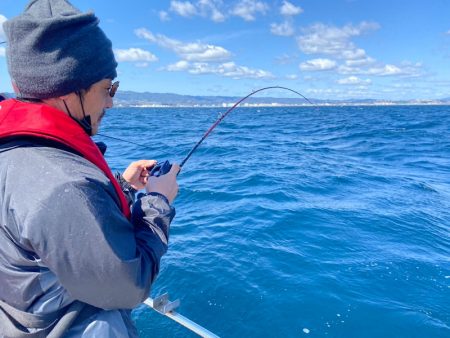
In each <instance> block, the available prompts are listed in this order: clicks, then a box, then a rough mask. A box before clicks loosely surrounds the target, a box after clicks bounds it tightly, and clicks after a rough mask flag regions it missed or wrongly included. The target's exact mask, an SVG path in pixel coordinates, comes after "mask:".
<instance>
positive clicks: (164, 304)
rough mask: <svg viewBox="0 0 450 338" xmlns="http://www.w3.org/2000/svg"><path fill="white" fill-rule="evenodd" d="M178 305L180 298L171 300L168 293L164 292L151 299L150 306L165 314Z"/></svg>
mask: <svg viewBox="0 0 450 338" xmlns="http://www.w3.org/2000/svg"><path fill="white" fill-rule="evenodd" d="M178 306H180V300H179V299H177V300H175V301H173V302H171V301H170V300H169V294H168V293H165V294H163V295H161V296H159V297H156V298H154V299H153V306H152V307H153V308H154V309H155V310H156V311H158V312H159V313H162V314H163V315H165V314H166V313H167V312H172V311H173V310H175V309H176V308H177V307H178Z"/></svg>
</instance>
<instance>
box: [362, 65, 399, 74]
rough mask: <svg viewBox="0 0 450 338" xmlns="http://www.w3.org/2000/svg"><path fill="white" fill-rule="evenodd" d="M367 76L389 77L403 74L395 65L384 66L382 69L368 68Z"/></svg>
mask: <svg viewBox="0 0 450 338" xmlns="http://www.w3.org/2000/svg"><path fill="white" fill-rule="evenodd" d="M366 73H367V74H369V75H379V76H390V75H400V74H403V73H404V72H403V70H402V69H400V68H399V67H398V66H395V65H384V66H382V67H374V68H370V69H369V70H368V71H367V72H366Z"/></svg>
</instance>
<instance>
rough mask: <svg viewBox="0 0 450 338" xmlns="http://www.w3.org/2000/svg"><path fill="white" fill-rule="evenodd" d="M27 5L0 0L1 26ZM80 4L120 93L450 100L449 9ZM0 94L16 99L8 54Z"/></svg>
mask: <svg viewBox="0 0 450 338" xmlns="http://www.w3.org/2000/svg"><path fill="white" fill-rule="evenodd" d="M27 2H28V1H27V0H1V3H0V22H2V21H4V20H6V19H8V18H11V17H13V16H15V15H17V14H19V13H20V12H21V11H22V10H23V8H24V7H25V5H26V4H27ZM72 4H74V5H75V6H76V7H78V8H79V9H81V10H83V11H87V10H93V11H94V12H95V13H96V15H97V16H98V17H99V18H100V20H101V23H100V24H101V27H102V28H103V29H104V30H105V32H106V34H107V35H108V36H109V37H110V39H111V40H112V42H113V46H114V49H115V54H116V58H117V59H118V61H119V68H118V73H119V79H120V81H121V90H133V91H138V92H144V91H149V92H158V93H167V92H170V93H179V94H189V95H233V96H234V95H236V96H243V95H246V94H247V93H249V92H251V91H252V90H254V89H257V88H260V87H264V86H271V85H281V86H287V87H290V88H292V89H295V90H298V91H300V92H301V93H303V94H304V95H305V96H307V97H309V98H318V99H349V98H377V99H391V100H399V99H435V98H443V97H450V67H449V62H450V19H449V13H450V1H447V0H423V1H419V0H410V1H407V0H390V1H385V0H376V1H375V0H289V1H286V0H227V1H225V0H190V1H183V0H182V1H148V0H147V1H145V0H129V1H112V0H109V1H106V0H73V1H72ZM4 38H5V37H4V32H3V31H2V30H0V39H2V40H3V39H4ZM0 91H8V92H11V91H12V89H11V86H10V83H9V78H8V73H7V69H6V59H5V56H4V47H0ZM266 93H267V94H266V95H268V96H284V95H285V94H283V93H282V92H279V93H273V92H266ZM262 95H264V94H261V96H262Z"/></svg>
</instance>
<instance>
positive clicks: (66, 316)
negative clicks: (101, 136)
mask: <svg viewBox="0 0 450 338" xmlns="http://www.w3.org/2000/svg"><path fill="white" fill-rule="evenodd" d="M4 30H5V33H6V36H7V39H8V43H7V48H6V56H7V62H8V70H9V73H10V75H11V80H12V82H13V87H14V89H15V91H16V94H17V97H18V99H9V100H5V101H3V102H1V103H0V281H1V282H0V285H1V286H0V337H61V336H64V337H135V336H137V332H136V329H135V328H134V326H133V324H132V322H131V318H130V309H132V308H133V307H135V306H136V305H138V304H139V303H140V302H142V301H143V300H144V299H145V298H146V297H148V294H149V289H150V285H151V283H152V282H153V281H154V279H155V277H156V275H157V274H158V271H159V264H160V259H161V257H162V255H163V254H164V253H165V252H166V250H167V243H168V232H169V226H170V222H171V221H172V219H173V217H174V215H175V210H174V208H173V207H172V206H171V203H172V201H173V200H174V198H175V197H176V195H177V192H178V185H177V183H176V175H177V173H178V171H179V166H178V165H177V164H173V166H172V169H171V171H170V172H169V173H167V174H165V175H162V176H159V177H154V176H151V177H148V174H149V173H148V170H149V169H150V168H151V167H152V166H154V165H155V161H150V160H141V161H137V162H134V163H132V164H131V165H130V166H129V167H128V168H127V170H126V171H125V172H124V174H123V175H122V176H120V177H118V178H119V181H120V182H118V181H117V180H116V179H115V178H114V176H113V175H112V173H111V171H110V169H109V168H108V165H107V164H106V162H105V160H104V158H103V156H102V154H101V152H100V151H99V149H98V148H97V146H96V145H95V144H94V143H93V141H92V140H91V138H90V135H94V134H95V133H96V132H97V130H98V128H99V125H100V122H101V119H102V117H103V116H104V113H105V110H106V109H108V108H111V107H112V105H113V102H112V97H113V96H114V93H115V91H116V90H117V87H118V83H117V82H114V83H113V79H114V78H115V77H116V66H117V63H116V61H115V59H114V54H113V52H112V48H111V42H110V41H109V40H108V38H107V37H106V36H105V35H104V33H103V31H102V30H101V29H100V28H99V27H98V19H97V18H96V17H95V16H94V14H92V13H86V14H85V13H81V12H80V11H79V10H77V9H76V8H74V7H73V6H72V5H71V4H70V3H69V2H67V1H66V0H33V1H31V2H30V3H29V4H28V6H27V7H26V9H25V11H24V13H22V14H21V15H19V16H18V17H16V18H13V19H11V20H9V21H7V22H5V24H4ZM119 183H120V184H121V185H122V186H120V184H119ZM143 188H145V189H146V192H147V193H146V194H145V195H144V196H142V197H141V198H140V199H139V200H137V201H135V202H134V201H133V199H132V198H130V196H131V195H133V194H130V191H131V192H134V191H135V190H134V189H143ZM122 190H125V191H126V192H127V193H128V197H129V198H128V199H127V198H126V196H125V194H124V193H123V191H122ZM131 197H132V196H131ZM130 206H132V211H131V212H130Z"/></svg>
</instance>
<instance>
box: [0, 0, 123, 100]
mask: <svg viewBox="0 0 450 338" xmlns="http://www.w3.org/2000/svg"><path fill="white" fill-rule="evenodd" d="M98 23H99V20H98V19H97V17H96V16H95V15H94V14H93V13H81V12H80V11H79V10H78V9H76V8H75V7H73V6H72V5H71V4H70V3H69V2H68V1H66V0H32V1H30V3H29V4H28V6H27V7H26V8H25V11H24V12H23V13H22V14H21V15H19V16H17V17H15V18H13V19H11V20H8V21H6V22H5V23H4V24H3V27H4V30H5V33H6V37H7V47H6V57H7V61H8V70H9V74H10V76H11V78H12V80H13V81H14V82H15V85H16V86H17V88H18V90H19V91H20V93H19V94H20V96H21V97H27V98H37V99H47V98H52V97H58V96H62V95H66V94H69V93H72V92H75V91H78V90H81V89H86V88H88V87H89V86H90V85H92V84H94V83H95V82H98V81H100V80H103V79H114V78H115V77H116V76H117V73H116V67H117V62H116V60H115V58H114V53H113V51H112V45H111V41H110V40H109V39H108V38H107V37H106V35H105V34H104V33H103V31H102V30H101V29H100V28H99V27H98Z"/></svg>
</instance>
